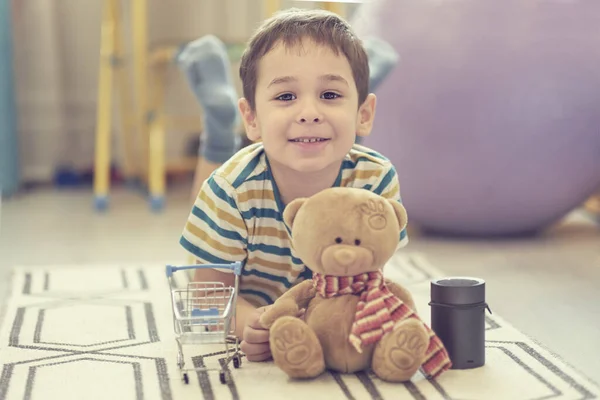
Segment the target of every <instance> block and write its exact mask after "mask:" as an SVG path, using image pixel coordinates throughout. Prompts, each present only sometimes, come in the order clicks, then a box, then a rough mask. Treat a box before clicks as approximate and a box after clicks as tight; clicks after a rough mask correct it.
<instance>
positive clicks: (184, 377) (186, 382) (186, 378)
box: [183, 372, 190, 385]
mask: <svg viewBox="0 0 600 400" xmlns="http://www.w3.org/2000/svg"><path fill="white" fill-rule="evenodd" d="M183 381H184V382H185V384H186V385H187V384H189V383H190V377H189V376H188V374H187V372H186V373H184V374H183Z"/></svg>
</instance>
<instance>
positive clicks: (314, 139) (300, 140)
mask: <svg viewBox="0 0 600 400" xmlns="http://www.w3.org/2000/svg"><path fill="white" fill-rule="evenodd" d="M327 140H329V139H326V138H318V137H303V138H297V139H290V140H289V141H290V142H294V143H316V142H325V141H327Z"/></svg>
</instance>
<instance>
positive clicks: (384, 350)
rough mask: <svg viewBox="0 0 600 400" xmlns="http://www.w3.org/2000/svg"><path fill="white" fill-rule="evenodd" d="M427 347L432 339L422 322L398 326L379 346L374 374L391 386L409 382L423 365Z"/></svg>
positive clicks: (374, 360) (413, 320)
mask: <svg viewBox="0 0 600 400" xmlns="http://www.w3.org/2000/svg"><path fill="white" fill-rule="evenodd" d="M428 344H429V335H428V334H427V331H426V330H425V327H423V324H422V323H421V322H420V321H418V320H416V319H413V318H411V319H407V320H404V321H402V322H400V323H398V324H397V325H396V326H395V327H394V330H393V331H391V332H388V333H387V334H385V336H384V337H383V338H382V339H381V341H380V342H379V343H377V346H376V347H375V352H374V353H373V362H372V368H373V372H375V375H377V376H378V377H379V378H380V379H382V380H385V381H389V382H403V381H407V380H409V379H410V378H411V377H412V376H413V375H414V374H415V372H417V370H418V369H419V367H420V366H421V364H422V363H423V361H424V358H425V352H426V351H427V347H428Z"/></svg>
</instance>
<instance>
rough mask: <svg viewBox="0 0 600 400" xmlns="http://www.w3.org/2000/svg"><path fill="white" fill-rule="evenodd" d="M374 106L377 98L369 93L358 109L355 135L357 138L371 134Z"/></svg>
mask: <svg viewBox="0 0 600 400" xmlns="http://www.w3.org/2000/svg"><path fill="white" fill-rule="evenodd" d="M376 105H377V97H375V95H374V94H373V93H369V95H368V96H367V98H366V99H365V101H364V102H363V103H362V104H361V106H360V107H359V109H358V118H357V121H356V134H357V135H358V136H368V135H369V134H370V133H371V129H373V121H374V120H375V106H376Z"/></svg>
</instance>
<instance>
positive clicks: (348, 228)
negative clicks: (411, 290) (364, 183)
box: [283, 187, 407, 276]
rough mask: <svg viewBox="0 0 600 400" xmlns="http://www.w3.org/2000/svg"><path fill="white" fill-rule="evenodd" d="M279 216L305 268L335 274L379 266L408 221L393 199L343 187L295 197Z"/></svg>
mask: <svg viewBox="0 0 600 400" xmlns="http://www.w3.org/2000/svg"><path fill="white" fill-rule="evenodd" d="M283 218H284V221H285V222H286V224H287V225H288V226H289V227H290V228H291V230H292V244H293V247H294V250H295V251H296V253H297V255H298V256H299V257H300V258H301V259H302V261H303V262H304V263H305V264H306V266H307V267H308V268H310V269H311V270H312V271H313V272H317V273H320V274H326V275H334V276H352V275H357V274H360V273H364V272H370V271H376V270H378V269H381V268H382V267H383V266H384V265H385V263H386V262H387V261H388V260H389V259H390V258H391V257H392V255H393V254H394V252H395V250H396V248H397V246H398V241H399V238H400V232H401V231H402V229H404V227H405V226H406V223H407V216H406V210H405V209H404V207H403V206H402V205H401V204H400V203H399V202H398V201H396V200H388V199H386V198H384V197H382V196H379V195H377V194H375V193H373V192H371V191H369V190H366V189H357V188H347V187H335V188H329V189H326V190H324V191H322V192H319V193H318V194H316V195H314V196H312V197H310V198H300V199H296V200H294V201H292V202H290V204H288V206H287V207H286V208H285V210H284V212H283Z"/></svg>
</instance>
